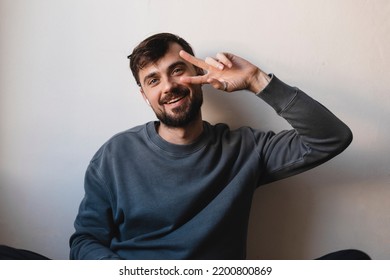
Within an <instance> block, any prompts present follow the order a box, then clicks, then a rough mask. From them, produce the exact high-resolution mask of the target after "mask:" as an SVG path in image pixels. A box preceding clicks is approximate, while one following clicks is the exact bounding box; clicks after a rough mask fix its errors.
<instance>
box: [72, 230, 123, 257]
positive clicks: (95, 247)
mask: <svg viewBox="0 0 390 280" xmlns="http://www.w3.org/2000/svg"><path fill="white" fill-rule="evenodd" d="M70 259H71V260H110V259H111V260H119V259H121V258H120V257H119V256H118V255H117V254H115V253H114V252H112V251H111V250H110V249H109V248H108V247H107V246H104V245H102V244H100V243H99V242H98V241H97V240H94V239H93V238H90V237H88V236H86V235H85V236H83V235H77V234H75V235H73V236H72V238H71V240H70Z"/></svg>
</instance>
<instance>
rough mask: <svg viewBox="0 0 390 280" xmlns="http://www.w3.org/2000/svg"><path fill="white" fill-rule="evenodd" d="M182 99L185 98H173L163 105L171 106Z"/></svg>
mask: <svg viewBox="0 0 390 280" xmlns="http://www.w3.org/2000/svg"><path fill="white" fill-rule="evenodd" d="M184 97H186V96H180V97H177V98H174V99H172V100H169V101H167V102H165V104H173V103H176V102H178V101H180V100H182V99H183V98H184Z"/></svg>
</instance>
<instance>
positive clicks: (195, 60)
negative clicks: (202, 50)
mask: <svg viewBox="0 0 390 280" xmlns="http://www.w3.org/2000/svg"><path fill="white" fill-rule="evenodd" d="M179 55H180V56H181V58H183V59H184V60H186V61H188V62H189V63H191V64H193V65H195V66H197V67H199V68H202V69H203V70H208V69H209V65H208V64H207V63H206V62H204V61H203V60H201V59H199V58H196V57H195V56H193V55H191V54H189V53H188V52H186V51H184V50H181V51H180V52H179Z"/></svg>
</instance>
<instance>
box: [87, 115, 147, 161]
mask: <svg viewBox="0 0 390 280" xmlns="http://www.w3.org/2000/svg"><path fill="white" fill-rule="evenodd" d="M146 126H147V123H146V124H143V125H138V126H135V127H133V128H130V129H127V130H124V131H121V132H119V133H116V134H115V135H113V136H112V137H111V138H109V139H108V140H107V141H106V142H105V143H104V144H103V145H102V146H101V147H100V148H99V149H98V151H97V152H96V153H95V155H94V156H93V158H92V160H91V162H94V161H98V160H99V159H102V158H103V157H107V156H113V155H116V154H118V153H119V154H120V153H121V152H124V151H126V150H127V149H129V148H130V147H132V146H135V145H137V143H139V142H140V141H141V142H142V141H143V139H145V137H146Z"/></svg>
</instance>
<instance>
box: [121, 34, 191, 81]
mask: <svg viewBox="0 0 390 280" xmlns="http://www.w3.org/2000/svg"><path fill="white" fill-rule="evenodd" d="M171 43H177V44H179V45H180V46H181V47H182V48H183V50H185V51H186V52H188V53H189V54H192V55H194V52H193V50H192V48H191V46H190V44H188V43H187V42H186V41H185V40H184V39H183V38H181V37H179V36H177V35H175V34H171V33H158V34H155V35H152V36H150V37H148V38H146V39H145V40H143V41H142V42H141V43H139V44H138V46H136V47H135V48H134V50H133V52H132V54H131V55H129V56H128V57H127V58H128V59H130V69H131V72H132V73H133V76H134V78H135V81H136V82H137V84H138V85H139V86H141V83H140V81H139V76H138V73H139V71H140V70H141V69H142V68H144V67H145V66H147V65H149V64H150V63H154V62H157V61H158V60H159V59H160V58H162V57H163V56H164V55H165V54H166V52H167V51H168V49H169V46H170V44H171Z"/></svg>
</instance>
